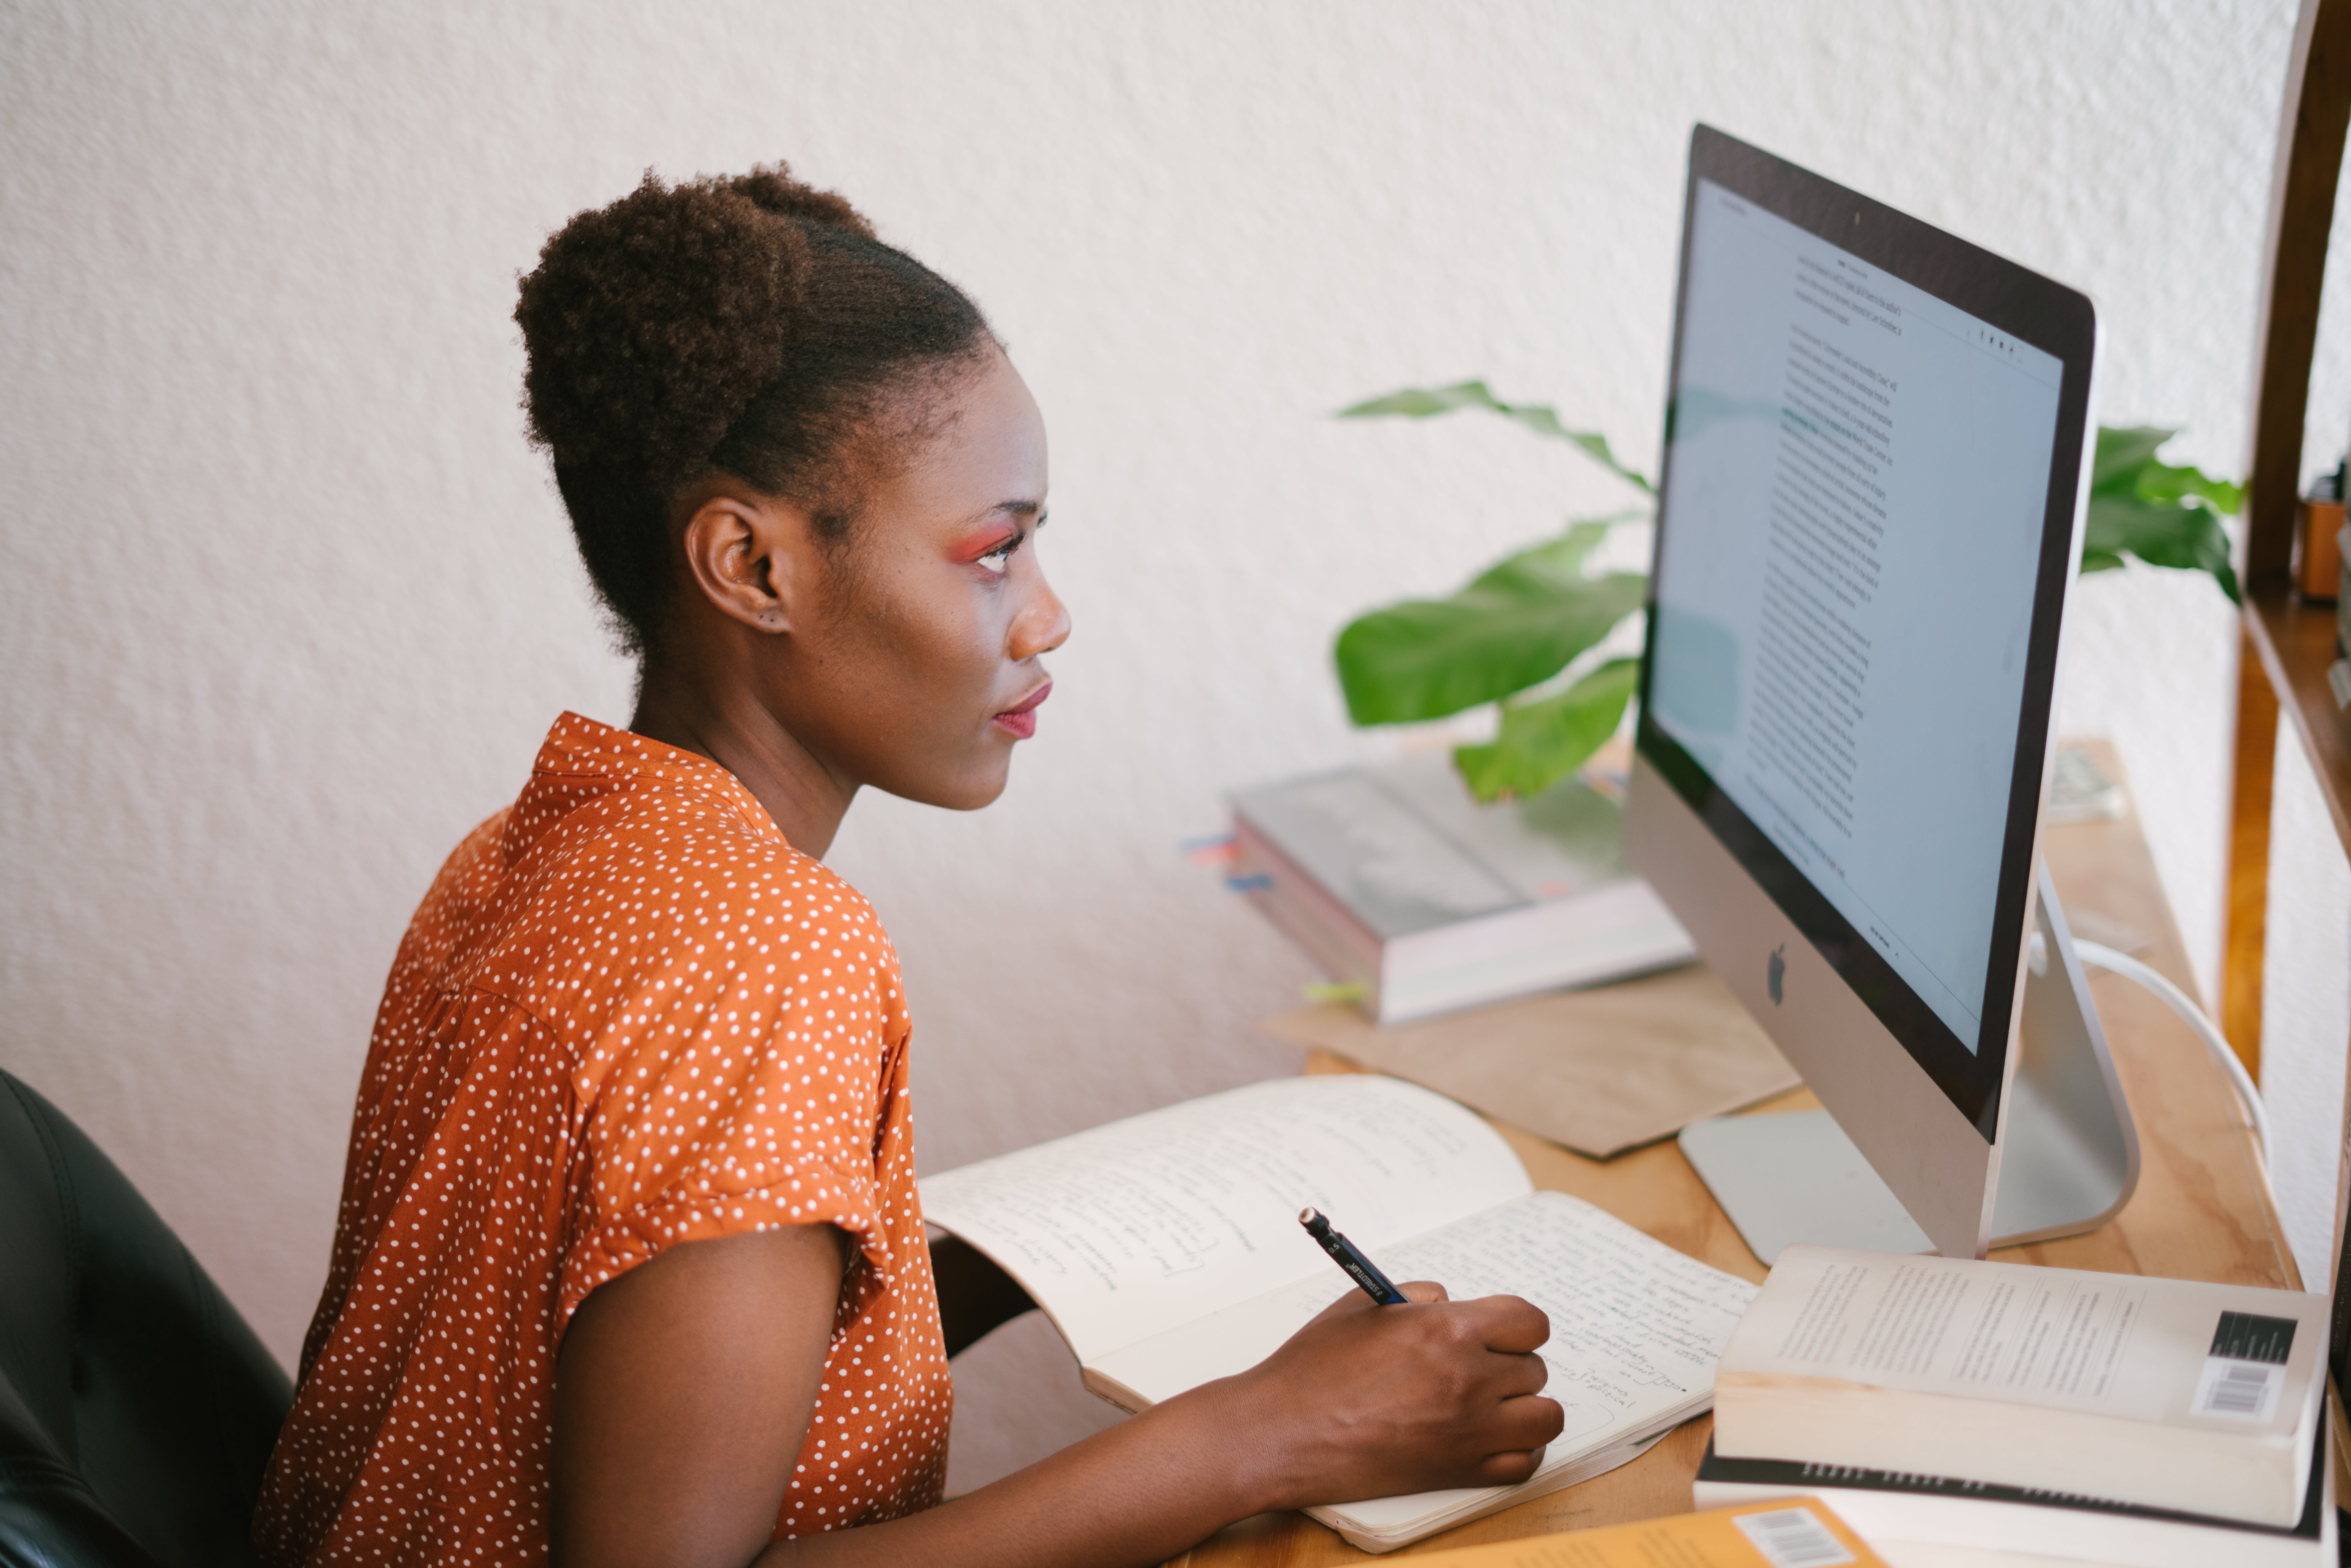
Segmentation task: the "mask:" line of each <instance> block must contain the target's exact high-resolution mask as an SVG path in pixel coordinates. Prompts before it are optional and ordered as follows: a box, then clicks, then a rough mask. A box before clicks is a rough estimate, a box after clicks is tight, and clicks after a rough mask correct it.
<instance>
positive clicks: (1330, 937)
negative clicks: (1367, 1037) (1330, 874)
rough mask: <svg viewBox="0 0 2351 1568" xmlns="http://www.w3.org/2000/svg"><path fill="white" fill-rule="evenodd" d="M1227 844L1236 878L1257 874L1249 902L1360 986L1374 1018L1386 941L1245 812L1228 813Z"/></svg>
mask: <svg viewBox="0 0 2351 1568" xmlns="http://www.w3.org/2000/svg"><path fill="white" fill-rule="evenodd" d="M1233 846H1234V851H1235V853H1234V857H1233V870H1234V872H1235V873H1237V876H1236V880H1238V881H1244V882H1248V881H1255V880H1258V879H1262V885H1261V887H1259V888H1257V889H1253V890H1251V891H1250V892H1249V899H1250V901H1251V902H1252V903H1254V904H1256V905H1257V906H1258V908H1259V911H1261V912H1262V913H1263V914H1264V915H1266V916H1267V917H1268V918H1269V919H1270V920H1271V921H1272V922H1273V923H1274V924H1275V925H1279V926H1280V927H1281V929H1282V930H1283V931H1285V932H1287V933H1288V934H1289V935H1290V938H1291V939H1292V940H1293V941H1295V942H1297V943H1298V944H1299V946H1302V947H1304V948H1305V949H1306V951H1307V952H1308V953H1309V954H1311V956H1313V957H1314V958H1315V959H1316V960H1317V961H1318V962H1320V963H1321V964H1322V967H1324V968H1325V969H1326V970H1328V971H1330V973H1331V975H1332V977H1333V978H1335V979H1341V980H1352V981H1353V982H1354V983H1355V984H1357V985H1360V986H1362V987H1363V988H1364V1000H1363V1004H1362V1006H1363V1009H1364V1012H1365V1013H1367V1014H1369V1015H1371V1016H1373V1017H1374V1018H1376V1017H1377V1016H1378V1009H1379V995H1380V982H1381V977H1382V973H1381V972H1382V967H1383V960H1384V957H1385V953H1386V944H1384V943H1383V942H1382V941H1381V940H1380V938H1379V937H1378V936H1375V935H1374V933H1373V932H1372V931H1371V930H1370V929H1369V928H1367V927H1366V926H1365V925H1364V924H1363V923H1362V922H1361V921H1358V920H1357V919H1355V918H1354V917H1353V915H1350V914H1348V913H1347V910H1346V906H1345V905H1343V904H1341V903H1339V901H1338V900H1337V899H1335V898H1333V897H1332V895H1331V894H1329V893H1327V892H1325V891H1324V890H1323V887H1322V883H1318V882H1316V881H1315V880H1314V879H1313V878H1312V877H1311V876H1309V875H1307V874H1306V873H1305V872H1304V871H1303V870H1301V869H1300V867H1299V865H1298V863H1297V862H1295V861H1292V860H1291V859H1290V857H1289V856H1288V855H1286V854H1283V853H1282V852H1280V850H1278V849H1276V848H1274V847H1273V843H1272V841H1270V840H1269V839H1268V838H1267V837H1266V836H1265V835H1264V834H1263V833H1261V832H1259V831H1258V830H1257V828H1256V827H1255V826H1253V825H1252V824H1251V823H1250V821H1249V819H1248V818H1247V817H1244V816H1240V815H1238V814H1236V815H1235V816H1234V818H1233Z"/></svg>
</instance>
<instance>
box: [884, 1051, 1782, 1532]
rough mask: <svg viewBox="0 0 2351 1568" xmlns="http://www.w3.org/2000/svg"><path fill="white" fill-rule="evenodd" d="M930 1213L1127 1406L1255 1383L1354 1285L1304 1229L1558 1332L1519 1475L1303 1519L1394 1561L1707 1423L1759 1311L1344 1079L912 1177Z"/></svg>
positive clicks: (1745, 1293) (1657, 1249)
mask: <svg viewBox="0 0 2351 1568" xmlns="http://www.w3.org/2000/svg"><path fill="white" fill-rule="evenodd" d="M922 1198H923V1214H924V1218H925V1219H927V1220H929V1221H930V1222H931V1223H932V1224H934V1225H936V1226H938V1227H939V1228H942V1229H945V1230H948V1231H952V1232H953V1233H954V1234H956V1235H957V1236H959V1237H961V1238H962V1239H964V1240H966V1241H967V1242H969V1243H970V1244H971V1245H972V1246H973V1247H975V1248H977V1249H979V1250H980V1251H982V1252H985V1253H986V1254H987V1256H988V1257H990V1258H991V1259H993V1260H995V1261H996V1262H997V1263H998V1265H999V1266H1001V1267H1002V1268H1003V1269H1004V1270H1005V1271H1006V1272H1007V1273H1008V1274H1010V1275H1011V1276H1012V1277H1013V1278H1014V1279H1016V1280H1018V1281H1019V1282H1020V1284H1021V1285H1022V1286H1023V1287H1024V1288H1025V1289H1026V1290H1027V1291H1028V1292H1029V1296H1030V1297H1031V1298H1032V1299H1033V1300H1034V1301H1036V1302H1037V1304H1038V1305H1039V1306H1040V1307H1041V1308H1042V1309H1044V1311H1045V1313H1046V1315H1047V1316H1048V1317H1050V1319H1051V1320H1052V1322H1053V1325H1054V1327H1055V1328H1057V1329H1059V1330H1060V1331H1061V1337H1062V1338H1063V1339H1065V1340H1067V1341H1068V1342H1069V1344H1070V1348H1071V1351H1073V1352H1074V1353H1075V1354H1076V1355H1077V1358H1078V1362H1079V1364H1080V1366H1081V1368H1082V1370H1083V1374H1084V1377H1085V1384H1086V1386H1087V1387H1088V1388H1089V1389H1091V1390H1092V1391H1093V1392H1094V1393H1095V1394H1097V1395H1099V1396H1102V1398H1104V1399H1107V1400H1109V1401H1110V1402H1111V1403H1112V1404H1113V1405H1116V1406H1119V1407H1120V1408H1121V1409H1123V1410H1128V1411H1136V1410H1142V1409H1144V1408H1147V1407H1148V1406H1152V1405H1155V1404H1157V1403H1158V1402H1159V1401H1161V1400H1163V1399H1169V1398H1173V1397H1174V1396H1176V1395H1178V1394H1181V1393H1183V1392H1184V1391H1185V1390H1186V1389H1189V1388H1195V1387H1197V1386H1198V1385H1201V1384H1203V1383H1208V1382H1212V1381H1214V1380H1215V1379H1217V1378H1219V1377H1226V1376H1229V1375H1232V1374H1234V1373H1237V1372H1241V1371H1245V1370H1246V1369H1248V1368H1249V1367H1251V1366H1253V1365H1255V1364H1257V1363H1259V1361H1262V1360H1264V1359H1265V1357H1266V1356H1267V1355H1269V1354H1271V1353H1272V1352H1273V1351H1274V1350H1275V1349H1276V1348H1278V1347H1279V1346H1280V1344H1281V1343H1282V1342H1283V1341H1284V1340H1286V1339H1288V1338H1289V1337H1290V1335H1291V1334H1292V1333H1296V1332H1297V1331H1298V1329H1299V1328H1300V1327H1301V1326H1302V1325H1303V1324H1304V1323H1305V1322H1306V1321H1307V1320H1308V1319H1309V1318H1311V1317H1312V1316H1313V1315H1314V1314H1315V1313H1317V1312H1321V1311H1322V1309H1323V1308H1324V1307H1327V1306H1329V1305H1330V1304H1331V1303H1332V1301H1336V1300H1338V1299H1339V1298H1340V1297H1341V1296H1342V1295H1343V1294H1344V1293H1345V1292H1346V1291H1350V1290H1353V1288H1354V1287H1353V1285H1351V1284H1350V1283H1349V1282H1348V1281H1347V1278H1346V1276H1345V1275H1343V1274H1342V1273H1341V1272H1340V1271H1339V1270H1338V1269H1337V1268H1336V1267H1335V1266H1334V1265H1332V1262H1331V1260H1330V1259H1328V1258H1326V1257H1325V1256H1323V1254H1322V1250H1321V1249H1319V1248H1317V1247H1316V1246H1315V1244H1314V1242H1313V1240H1312V1239H1311V1238H1309V1237H1308V1236H1307V1234H1306V1233H1305V1231H1304V1230H1302V1229H1301V1228H1300V1227H1299V1224H1298V1211H1299V1210H1300V1209H1301V1208H1304V1207H1310V1206H1311V1207H1316V1208H1320V1209H1321V1210H1322V1212H1323V1213H1325V1214H1327V1215H1329V1216H1331V1217H1332V1221H1333V1223H1335V1224H1337V1225H1338V1226H1339V1227H1340V1228H1342V1229H1343V1230H1345V1231H1346V1233H1347V1234H1348V1236H1349V1237H1350V1238H1352V1239H1353V1240H1354V1241H1355V1242H1356V1243H1357V1244H1358V1245H1360V1246H1361V1247H1362V1248H1363V1249H1364V1250H1365V1251H1366V1252H1367V1253H1369V1254H1370V1255H1371V1257H1372V1260H1374V1262H1376V1263H1378V1264H1379V1265H1380V1267H1381V1268H1382V1269H1383V1270H1385V1271H1386V1272H1387V1274H1388V1275H1389V1277H1390V1278H1392V1279H1395V1280H1399V1281H1403V1280H1435V1281H1438V1282H1439V1283H1441V1284H1443V1285H1444V1286H1445V1287H1446V1289H1447V1291H1450V1292H1451V1294H1452V1295H1453V1296H1454V1298H1455V1299H1457V1300H1467V1299H1469V1298H1471V1297H1476V1296H1487V1295H1499V1294H1510V1295H1519V1296H1523V1297H1525V1298H1526V1299H1527V1300H1528V1301H1532V1302H1533V1303H1534V1304H1535V1305H1536V1306H1538V1307H1541V1309H1542V1310H1543V1311H1544V1312H1547V1313H1549V1314H1550V1315H1551V1334H1552V1337H1551V1343H1548V1344H1546V1345H1545V1346H1543V1349H1542V1355H1543V1359H1544V1361H1545V1362H1546V1363H1548V1364H1549V1365H1550V1369H1551V1381H1550V1385H1549V1386H1548V1387H1546V1388H1545V1389H1544V1391H1543V1392H1544V1393H1545V1394H1547V1395H1548V1396H1551V1397H1552V1398H1553V1399H1556V1400H1558V1401H1559V1402H1560V1404H1561V1405H1562V1406H1563V1407H1564V1408H1565V1410H1566V1413H1567V1425H1566V1427H1565V1429H1564V1430H1562V1432H1561V1434H1560V1436H1559V1437H1558V1438H1557V1439H1555V1440H1554V1441H1553V1442H1552V1445H1551V1447H1550V1449H1549V1450H1548V1452H1546V1454H1545V1455H1544V1457H1543V1462H1542V1466H1541V1469H1539V1470H1537V1472H1536V1473H1535V1475H1534V1476H1533V1478H1532V1479H1529V1480H1527V1481H1525V1482H1522V1483H1521V1484H1520V1485H1518V1486H1515V1487H1479V1488H1466V1489H1460V1490H1447V1491H1434V1492H1423V1493H1419V1494H1416V1495H1414V1496H1410V1497H1392V1498H1379V1499H1374V1500H1364V1501H1348V1502H1341V1503H1336V1504H1333V1505H1332V1506H1329V1507H1324V1508H1316V1509H1311V1510H1309V1512H1310V1513H1311V1515H1312V1516H1313V1517H1314V1518H1316V1519H1318V1520H1321V1521H1322V1522H1323V1523H1325V1524H1327V1525H1329V1526H1331V1527H1332V1529H1334V1530H1336V1531H1339V1532H1340V1533H1341V1534H1342V1535H1343V1536H1345V1537H1346V1538H1347V1539H1348V1540H1349V1541H1351V1542H1354V1543H1355V1544H1356V1545H1357V1546H1360V1547H1362V1548H1364V1550H1365V1551H1370V1552H1384V1551H1388V1550H1391V1549H1392V1548H1395V1547H1397V1546H1402V1545H1404V1544H1405V1543H1406V1542H1413V1541H1416V1540H1418V1539H1420V1538H1421V1537H1422V1536H1424V1535H1427V1534H1430V1533H1432V1532H1434V1531H1439V1530H1443V1529H1446V1528H1447V1527H1448V1526H1451V1525H1455V1524H1459V1523H1461V1522H1463V1521H1467V1520H1471V1519H1476V1518H1479V1517H1481V1516H1482V1515H1485V1514H1488V1513H1491V1512H1493V1511H1496V1510H1498V1509H1502V1508H1507V1507H1509V1506H1510V1505H1511V1504H1512V1503H1515V1502H1518V1501H1520V1500H1524V1499H1526V1498H1529V1497H1533V1496H1535V1495H1537V1494H1539V1493H1541V1492H1546V1491H1552V1490H1557V1489H1558V1488H1560V1487H1563V1486H1569V1485H1572V1484H1573V1483H1574V1482H1576V1481H1579V1480H1582V1479H1585V1478H1586V1477H1588V1476H1593V1475H1597V1474H1599V1473H1601V1472H1602V1471H1603V1470H1606V1469H1613V1468H1614V1467H1615V1466H1617V1465H1620V1464H1623V1463H1624V1462H1625V1461H1626V1460H1627V1459H1630V1458H1634V1457H1635V1456H1636V1455H1637V1454H1639V1453H1640V1452H1641V1451H1642V1449H1643V1448H1646V1447H1647V1446H1648V1444H1650V1443H1651V1442H1653V1441H1655V1440H1656V1438H1657V1437H1661V1436H1662V1435H1664V1433H1666V1432H1667V1430H1669V1429H1670V1428H1671V1427H1674V1426H1675V1425H1677V1423H1679V1422H1681V1421H1683V1420H1685V1419H1687V1417H1689V1416H1694V1415H1696V1414H1698V1412H1700V1411H1702V1410H1704V1409H1706V1408H1707V1407H1708V1404H1709V1402H1710V1401H1711V1400H1712V1397H1713V1393H1714V1365H1715V1362H1716V1360H1717V1359H1718V1358H1719V1356H1720V1354H1721V1353H1722V1347H1723V1345H1724V1343H1726V1342H1727V1341H1728V1340H1729V1337H1730V1331H1731V1329H1732V1328H1733V1326H1734V1325H1736V1324H1737V1322H1738V1321H1739V1315H1740V1312H1743V1311H1744V1310H1745V1309H1746V1306H1747V1303H1748V1301H1750V1299H1752V1297H1753V1296H1754V1294H1755V1287H1754V1286H1752V1285H1750V1284H1749V1283H1747V1282H1746V1281H1743V1280H1740V1279H1737V1278H1735V1277H1734V1276H1732V1275H1729V1274H1726V1273H1723V1272H1722V1271H1721V1270H1718V1269H1713V1268H1709V1267H1708V1266H1707V1265H1706V1264H1704V1263H1700V1262H1698V1260H1695V1259H1692V1258H1687V1257H1685V1256H1683V1255H1682V1254H1681V1253H1679V1252H1677V1251H1675V1250H1674V1249H1671V1248H1669V1247H1667V1246H1665V1245H1664V1244H1663V1243H1661V1242H1658V1241H1656V1240H1653V1239H1650V1238H1648V1237H1646V1236H1644V1235H1642V1234H1641V1233H1640V1232H1639V1231H1637V1230H1635V1229H1634V1228H1632V1227H1630V1226H1628V1225H1625V1224H1624V1223H1623V1222H1622V1221H1620V1220H1616V1219H1613V1218H1610V1217H1609V1216H1607V1215H1606V1214H1604V1213H1603V1212H1601V1211H1600V1210H1599V1209H1597V1208H1594V1207H1592V1206H1591V1205H1590V1204H1588V1203H1585V1202H1583V1200H1582V1199H1580V1198H1573V1197H1568V1196H1566V1195H1565V1194H1563V1193H1556V1192H1536V1191H1534V1190H1533V1189H1532V1186H1531V1184H1530V1183H1529V1182H1528V1180H1527V1174H1526V1170H1525V1167H1524V1166H1520V1164H1519V1160H1518V1156H1517V1155H1514V1154H1512V1153H1511V1152H1510V1145H1508V1144H1506V1143H1504V1142H1503V1141H1502V1139H1501V1137H1500V1135H1499V1134H1497V1133H1495V1132H1494V1130H1493V1129H1492V1128H1490V1127H1489V1126H1487V1125H1486V1124H1485V1123H1484V1122H1482V1121H1480V1120H1479V1118H1478V1117H1477V1116H1476V1115H1475V1114H1473V1113H1470V1112H1468V1111H1467V1110H1464V1109H1463V1108H1462V1107H1461V1106H1459V1105H1457V1104H1455V1103H1453V1102H1452V1101H1450V1100H1447V1099H1446V1098H1444V1097H1443V1096H1442V1095H1439V1094H1434V1093H1431V1092H1429V1091H1427V1090H1426V1089H1420V1088H1416V1087H1415V1086H1414V1085H1412V1084H1409V1083H1405V1082H1400V1081H1398V1080H1395V1079H1392V1078H1381V1077H1375V1076H1372V1075H1369V1074H1352V1073H1351V1074H1333V1075H1330V1076H1327V1077H1314V1078H1293V1079H1285V1080H1280V1081H1278V1082H1270V1083H1259V1084H1252V1085H1250V1086H1249V1087H1248V1088H1245V1089H1235V1090H1232V1091H1229V1092H1226V1093H1223V1094H1212V1095H1209V1096H1208V1097H1207V1098H1206V1099H1201V1100H1194V1101H1189V1102H1187V1103H1184V1104H1181V1105H1172V1106H1169V1107H1168V1108H1166V1109H1165V1110H1161V1111H1153V1112H1149V1113H1145V1114H1144V1115H1141V1116H1132V1117H1129V1118H1128V1119H1127V1120H1125V1121H1123V1122H1114V1123H1112V1124H1110V1125H1108V1126H1104V1127H1097V1128H1094V1129H1093V1130H1092V1131H1091V1132H1085V1133H1080V1134H1075V1135H1073V1136H1071V1137H1067V1138H1061V1139H1059V1140H1057V1141H1055V1142H1053V1143H1050V1144H1040V1145H1038V1146H1036V1147H1035V1148H1030V1149H1023V1150H1021V1151H1019V1153H1017V1154H1010V1155H1003V1156H1001V1157H999V1158H997V1159H993V1160H984V1161H981V1162H980V1163H979V1164H977V1165H971V1166H964V1167H962V1168H961V1169H958V1170H952V1171H946V1172H944V1173H942V1174H940V1175H938V1176H927V1177H925V1178H924V1180H923V1183H922Z"/></svg>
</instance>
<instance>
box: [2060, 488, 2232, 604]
mask: <svg viewBox="0 0 2351 1568" xmlns="http://www.w3.org/2000/svg"><path fill="white" fill-rule="evenodd" d="M2126 555H2135V556H2137V557H2138V559H2141V560H2143V561H2146V562H2147V564H2148V565H2150V566H2169V567H2179V568H2183V569H2185V570H2191V571H2209V572H2210V573H2211V574H2212V580H2213V581H2215V582H2217V583H2219V584H2220V591H2221V592H2223V593H2225V594H2227V595H2228V596H2229V602H2230V603H2231V604H2239V603H2241V602H2243V601H2242V599H2241V597H2240V595H2239V593H2238V591H2237V573H2236V570H2235V569H2234V568H2232V567H2231V565H2230V564H2229V533H2228V530H2227V529H2226V528H2222V527H2221V526H2220V514H2219V513H2218V512H2216V511H2214V510H2213V509H2212V508H2211V507H2186V506H2181V505H2179V504H2178V503H2176V502H2162V501H2149V500H2147V499H2144V498H2142V497H2137V496H2131V495H2120V496H2100V495H2095V494H2094V495H2092V496H2091V497H2090V515H2089V518H2088V521H2087V523H2086V525H2085V528H2084V530H2083V538H2082V570H2084V571H2085V572H2091V571H2105V570H2111V569H2113V568H2115V567H2118V566H2120V565H2122V563H2123V562H2122V558H2123V557H2124V556H2126Z"/></svg>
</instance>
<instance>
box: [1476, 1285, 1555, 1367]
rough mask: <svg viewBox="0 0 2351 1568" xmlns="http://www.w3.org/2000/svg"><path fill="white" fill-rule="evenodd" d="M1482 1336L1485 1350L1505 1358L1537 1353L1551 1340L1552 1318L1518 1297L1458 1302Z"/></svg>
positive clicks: (1486, 1297)
mask: <svg viewBox="0 0 2351 1568" xmlns="http://www.w3.org/2000/svg"><path fill="white" fill-rule="evenodd" d="M1461 1309H1462V1311H1463V1312H1467V1313H1468V1314H1470V1315H1471V1317H1472V1318H1473V1319H1474V1320H1475V1321H1476V1322H1477V1324H1478V1326H1479V1331H1480V1332H1481V1333H1483V1334H1484V1336H1485V1344H1486V1348H1487V1349H1488V1350H1491V1351H1499V1352H1501V1353H1502V1354H1505V1355H1509V1354H1522V1353H1525V1352H1528V1351H1535V1350H1540V1349H1541V1348H1542V1347H1543V1345H1544V1344H1545V1343H1548V1342H1549V1341H1550V1339H1551V1316H1550V1314H1549V1313H1547V1312H1544V1311H1543V1310H1542V1309H1541V1307H1539V1306H1536V1305H1535V1304H1534V1303H1533V1302H1532V1301H1527V1300H1525V1299H1524V1298H1523V1297H1520V1296H1480V1297H1479V1298H1478V1299H1477V1300H1476V1301H1464V1302H1462V1303H1461Z"/></svg>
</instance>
